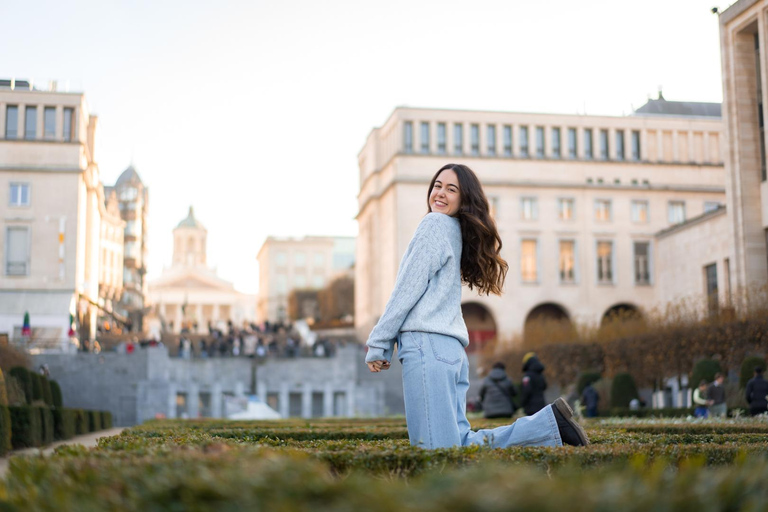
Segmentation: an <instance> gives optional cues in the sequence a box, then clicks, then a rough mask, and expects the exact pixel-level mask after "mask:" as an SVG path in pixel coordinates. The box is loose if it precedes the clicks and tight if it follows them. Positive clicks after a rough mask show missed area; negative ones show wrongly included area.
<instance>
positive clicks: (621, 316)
mask: <svg viewBox="0 0 768 512" xmlns="http://www.w3.org/2000/svg"><path fill="white" fill-rule="evenodd" d="M644 328H645V318H644V317H643V313H642V312H641V311H640V309H639V308H638V307H637V306H635V305H634V304H629V303H621V304H614V305H613V306H611V307H610V308H608V309H607V310H606V311H605V313H604V314H603V318H602V319H601V320H600V337H601V338H603V339H604V340H607V339H618V338H623V337H625V336H632V335H635V334H639V333H640V332H642V331H643V330H644Z"/></svg>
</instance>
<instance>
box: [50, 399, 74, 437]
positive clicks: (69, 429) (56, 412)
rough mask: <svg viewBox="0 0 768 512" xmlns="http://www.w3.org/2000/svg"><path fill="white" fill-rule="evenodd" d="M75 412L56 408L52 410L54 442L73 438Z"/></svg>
mask: <svg viewBox="0 0 768 512" xmlns="http://www.w3.org/2000/svg"><path fill="white" fill-rule="evenodd" d="M75 432H76V429H75V411H74V409H65V408H63V407H57V408H55V409H53V437H54V439H55V440H56V441H64V440H66V439H72V438H73V437H75Z"/></svg>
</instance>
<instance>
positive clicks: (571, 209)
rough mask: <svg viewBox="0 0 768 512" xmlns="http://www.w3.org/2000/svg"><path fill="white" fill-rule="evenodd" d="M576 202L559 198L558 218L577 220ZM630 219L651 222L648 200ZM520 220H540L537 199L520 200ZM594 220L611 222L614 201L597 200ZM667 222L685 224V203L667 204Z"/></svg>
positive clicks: (636, 203) (707, 206)
mask: <svg viewBox="0 0 768 512" xmlns="http://www.w3.org/2000/svg"><path fill="white" fill-rule="evenodd" d="M491 204H492V210H494V211H493V212H492V213H493V214H494V216H495V209H496V201H495V200H492V201H491ZM719 207H720V203H718V202H715V201H705V202H704V212H709V211H713V210H716V209H718V208H719ZM575 212H576V200H575V199H572V198H559V199H558V200H557V218H558V219H559V220H562V221H571V220H575V218H576V213H575ZM630 217H631V220H632V222H634V223H637V224H644V223H647V222H649V221H650V218H651V215H650V206H649V202H648V201H647V200H632V202H631V210H630ZM520 219H521V220H529V221H535V220H538V219H539V201H538V199H537V198H535V197H521V198H520ZM594 219H595V221H596V222H611V221H612V220H613V201H612V200H611V199H595V201H594ZM667 220H668V222H669V223H670V224H680V223H682V222H685V220H686V213H685V201H669V202H668V203H667Z"/></svg>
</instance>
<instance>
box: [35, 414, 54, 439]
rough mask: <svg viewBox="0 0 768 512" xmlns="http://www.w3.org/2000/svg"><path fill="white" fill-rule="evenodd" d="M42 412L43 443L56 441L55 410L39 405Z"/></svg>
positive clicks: (41, 430)
mask: <svg viewBox="0 0 768 512" xmlns="http://www.w3.org/2000/svg"><path fill="white" fill-rule="evenodd" d="M37 409H38V411H39V414H40V433H41V440H42V442H43V445H47V444H51V443H52V442H53V441H54V420H53V411H52V410H51V409H50V407H37Z"/></svg>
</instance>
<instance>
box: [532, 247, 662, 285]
mask: <svg viewBox="0 0 768 512" xmlns="http://www.w3.org/2000/svg"><path fill="white" fill-rule="evenodd" d="M596 243H597V245H596V253H595V254H596V257H595V275H596V282H597V284H615V282H616V281H615V276H616V269H615V257H614V244H613V241H612V240H598V241H597V242H596ZM559 245H560V247H559V250H560V254H559V259H558V275H559V280H560V283H563V284H575V283H577V281H578V279H579V275H578V271H577V270H578V258H577V252H576V241H575V240H560V242H559ZM650 245H651V244H650V242H633V254H634V258H633V261H634V282H635V284H636V285H649V284H651V263H650V255H651V253H650ZM538 262H539V243H538V240H536V239H523V240H522V242H521V246H520V277H521V279H522V281H523V282H524V283H538V282H539V263H538Z"/></svg>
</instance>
